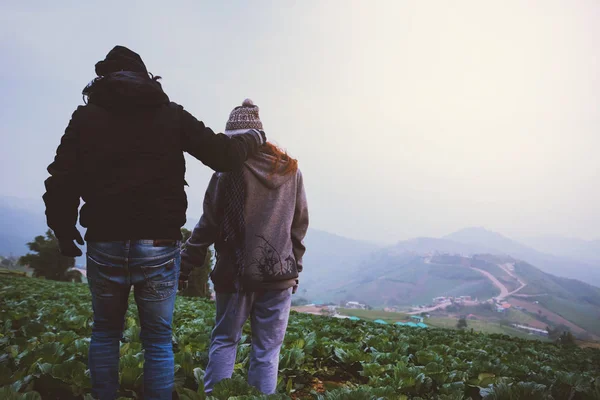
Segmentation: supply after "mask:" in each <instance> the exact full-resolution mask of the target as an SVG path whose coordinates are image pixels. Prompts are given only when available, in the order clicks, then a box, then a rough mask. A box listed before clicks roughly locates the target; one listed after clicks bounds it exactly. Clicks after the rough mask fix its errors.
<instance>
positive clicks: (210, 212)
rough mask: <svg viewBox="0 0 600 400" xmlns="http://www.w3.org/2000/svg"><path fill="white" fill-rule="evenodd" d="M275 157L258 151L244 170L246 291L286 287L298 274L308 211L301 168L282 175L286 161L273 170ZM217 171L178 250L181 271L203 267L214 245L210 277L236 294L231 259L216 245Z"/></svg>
mask: <svg viewBox="0 0 600 400" xmlns="http://www.w3.org/2000/svg"><path fill="white" fill-rule="evenodd" d="M273 163H274V157H273V156H271V155H270V154H266V153H264V152H261V153H259V154H257V155H256V156H254V157H252V158H250V159H249V160H248V161H247V162H246V164H245V166H244V181H245V184H246V201H245V204H244V219H245V223H246V260H245V268H244V275H243V277H242V286H243V290H244V291H256V290H278V289H287V288H290V287H292V286H294V285H296V284H297V281H298V274H299V273H300V272H301V271H302V256H303V255H304V251H305V247H304V244H303V239H304V236H305V235H306V230H307V229H308V208H307V203H306V194H305V192H304V184H303V182H302V174H301V173H300V170H298V171H297V172H295V173H292V174H287V175H283V174H282V173H281V172H282V171H283V170H284V169H285V166H286V161H283V162H281V163H280V165H279V169H278V171H277V172H276V173H272V171H273ZM221 176H222V174H221V173H215V174H214V175H213V176H212V179H211V181H210V183H209V185H208V189H207V190H206V195H205V196H204V214H203V215H202V218H200V222H198V224H197V225H196V227H195V228H194V231H193V232H192V236H191V237H190V239H189V240H188V242H187V244H186V246H185V250H184V251H183V252H182V255H181V259H182V266H181V269H182V273H184V274H185V273H186V272H187V271H190V270H191V269H192V268H194V267H201V266H202V264H203V263H204V259H205V257H206V252H207V251H208V247H209V246H210V245H211V244H213V243H215V242H216V243H215V249H216V252H217V262H216V265H215V268H214V269H213V272H212V273H211V279H212V281H213V283H214V285H215V290H216V291H217V292H234V291H235V288H234V278H235V262H234V260H235V256H234V254H233V253H232V252H231V251H230V249H229V248H228V247H227V246H225V245H224V244H223V243H219V236H220V235H219V229H220V226H221V221H222V218H223V207H224V198H223V197H224V187H223V184H222V183H221Z"/></svg>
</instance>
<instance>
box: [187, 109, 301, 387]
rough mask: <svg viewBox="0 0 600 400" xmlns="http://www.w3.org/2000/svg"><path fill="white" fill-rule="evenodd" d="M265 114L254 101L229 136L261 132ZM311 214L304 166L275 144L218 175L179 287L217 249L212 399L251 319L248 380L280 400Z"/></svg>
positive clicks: (237, 115)
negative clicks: (282, 356) (282, 354)
mask: <svg viewBox="0 0 600 400" xmlns="http://www.w3.org/2000/svg"><path fill="white" fill-rule="evenodd" d="M258 111H259V109H258V107H257V106H255V105H254V104H253V102H252V101H251V100H249V99H246V100H244V102H243V103H242V106H239V107H236V108H235V109H234V110H233V111H232V112H231V114H230V116H229V121H228V122H227V126H226V130H225V134H228V135H236V134H238V133H244V132H247V131H248V129H262V122H261V121H260V118H259V113H258ZM307 229H308V208H307V203H306V195H305V192H304V184H303V182H302V174H301V173H300V170H299V169H298V162H297V161H296V160H294V159H292V158H291V157H289V156H288V155H287V154H286V153H285V152H283V151H282V150H281V149H279V148H278V147H276V146H275V145H273V144H271V143H267V144H266V145H265V146H263V148H262V151H261V152H260V153H259V154H257V155H256V156H253V157H252V158H250V159H249V160H248V161H247V162H246V163H245V165H244V166H243V167H242V169H240V170H237V171H233V172H228V173H215V174H214V175H213V177H212V179H211V181H210V183H209V186H208V189H207V190H206V195H205V197H204V213H203V215H202V218H201V219H200V222H198V224H197V225H196V227H195V228H194V231H193V232H192V236H191V237H190V239H189V240H188V242H187V244H186V246H185V250H184V251H183V253H182V256H181V258H182V266H181V278H180V280H183V281H185V280H187V277H188V276H189V273H190V271H191V269H192V268H194V267H200V266H202V264H203V263H204V259H205V256H206V252H207V251H208V247H209V246H210V245H211V244H213V243H214V244H215V250H216V253H217V262H216V265H215V268H214V270H213V271H212V273H211V280H212V281H213V284H214V287H215V292H216V308H217V310H216V311H217V313H216V323H215V328H214V330H213V332H212V336H211V343H210V350H209V361H208V366H207V368H206V374H205V378H204V387H205V391H206V392H207V393H210V392H212V389H213V387H214V385H215V384H216V383H217V382H219V381H221V380H223V379H226V378H230V377H231V375H232V373H233V368H234V364H235V357H236V350H237V344H238V342H239V341H240V338H241V334H242V327H243V325H244V323H245V322H246V320H247V319H248V318H250V322H251V325H252V350H251V353H250V368H249V371H248V381H249V383H250V384H251V385H252V386H255V387H256V388H258V389H259V390H260V391H261V392H263V393H265V394H271V393H275V390H276V386H277V371H278V365H279V351H280V348H281V344H282V343H283V338H284V336H285V331H286V328H287V323H288V316H289V313H290V306H291V295H292V293H295V291H296V288H297V287H298V274H299V273H300V272H301V271H302V256H303V255H304V251H305V247H304V245H303V239H304V236H305V234H306V231H307Z"/></svg>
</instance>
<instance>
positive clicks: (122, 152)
mask: <svg viewBox="0 0 600 400" xmlns="http://www.w3.org/2000/svg"><path fill="white" fill-rule="evenodd" d="M96 74H97V75H98V77H97V78H96V79H94V80H93V81H92V82H91V83H90V84H89V85H88V86H87V87H86V88H85V89H84V91H83V94H84V96H86V97H87V104H86V105H84V106H80V107H78V108H77V110H76V111H75V112H74V113H73V116H72V118H71V121H70V123H69V125H68V126H67V129H66V131H65V134H64V136H63V137H62V140H61V144H60V146H59V147H58V150H57V152H56V157H55V159H54V162H53V163H52V164H50V166H49V167H48V172H49V173H50V175H51V176H50V177H49V178H48V179H47V180H46V193H45V194H44V202H45V203H46V216H47V220H48V226H49V227H50V228H51V229H52V230H53V231H54V233H55V235H56V237H57V238H58V240H59V245H60V250H61V253H62V254H63V255H65V256H69V257H75V256H80V255H81V254H82V253H81V250H80V249H79V248H78V247H77V246H76V245H75V243H74V241H77V242H78V243H79V244H84V242H83V239H82V237H81V235H80V233H79V232H78V230H77V229H76V227H75V225H76V223H77V219H78V208H79V202H80V198H81V199H83V201H84V205H83V207H82V208H81V218H80V222H81V225H82V226H84V227H86V228H87V232H86V235H85V238H86V240H87V242H88V251H87V277H88V281H89V286H90V290H91V293H92V305H93V308H94V326H93V331H92V340H91V344H90V351H89V368H90V372H91V378H92V394H93V395H94V396H95V397H97V398H99V399H102V400H103V399H114V398H116V396H117V390H118V385H119V379H118V371H119V341H120V339H121V336H122V330H123V325H124V318H125V312H126V311H127V299H128V296H129V291H130V289H131V286H133V287H134V294H135V299H136V302H137V305H138V310H139V313H140V323H141V334H140V338H141V341H142V345H143V346H144V349H145V353H144V358H145V365H144V398H145V399H167V398H168V399H170V398H171V392H172V390H173V373H174V361H173V351H172V346H171V321H172V314H173V307H174V303H175V293H176V291H177V283H178V278H179V266H180V251H179V246H180V240H181V233H180V229H181V227H182V226H183V225H184V223H185V219H186V217H185V212H186V209H187V199H186V194H185V191H184V186H185V180H184V175H185V160H184V155H183V153H184V152H187V153H189V154H191V155H192V156H194V157H195V158H197V159H198V160H200V161H202V162H203V163H204V164H206V165H207V166H208V167H210V168H212V169H213V170H215V171H230V170H233V169H236V168H238V167H241V166H242V165H243V164H244V162H245V161H246V159H247V158H248V157H249V156H250V155H252V154H255V153H257V152H258V150H259V148H260V147H261V146H262V145H263V144H264V143H265V141H266V138H265V135H264V133H263V132H262V131H257V130H251V131H248V133H246V134H243V135H238V136H234V137H228V136H225V135H223V134H215V133H214V132H213V131H212V130H211V129H210V128H207V127H205V126H204V124H203V123H202V122H200V121H198V120H196V118H194V117H193V116H192V115H191V114H189V113H188V112H187V111H185V110H184V109H183V107H181V106H180V105H177V104H175V103H173V102H170V101H169V98H168V96H167V95H166V94H165V92H164V91H163V90H162V87H161V85H160V83H159V82H158V79H159V78H158V77H152V76H151V74H149V73H148V71H147V69H146V66H145V65H144V63H143V61H142V59H141V57H140V56H139V55H138V54H136V53H134V52H133V51H131V50H129V49H127V48H125V47H122V46H116V47H115V48H114V49H112V50H111V51H110V52H109V53H108V55H107V56H106V58H105V59H104V60H102V61H100V62H98V63H97V64H96ZM184 279H185V277H184Z"/></svg>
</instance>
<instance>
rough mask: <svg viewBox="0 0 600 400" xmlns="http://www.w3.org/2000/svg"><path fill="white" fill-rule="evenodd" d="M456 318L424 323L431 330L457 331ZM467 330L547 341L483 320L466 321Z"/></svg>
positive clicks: (540, 337)
mask: <svg viewBox="0 0 600 400" xmlns="http://www.w3.org/2000/svg"><path fill="white" fill-rule="evenodd" d="M456 322H457V319H456V318H444V317H432V318H427V319H426V320H425V323H426V324H428V325H429V326H431V327H433V328H443V329H457V328H456ZM467 329H473V330H474V331H475V332H481V333H487V334H501V335H511V336H516V337H518V338H522V339H528V340H532V339H533V340H540V341H547V339H546V338H544V337H542V336H534V335H530V334H528V333H526V332H523V331H520V330H518V329H514V328H512V327H510V326H504V325H501V324H499V323H497V322H490V321H483V320H468V321H467Z"/></svg>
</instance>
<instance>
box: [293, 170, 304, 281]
mask: <svg viewBox="0 0 600 400" xmlns="http://www.w3.org/2000/svg"><path fill="white" fill-rule="evenodd" d="M307 230H308V204H307V202H306V192H305V191H304V180H303V178H302V173H301V172H300V171H298V183H297V190H296V209H295V211H294V219H293V220H292V246H293V252H294V258H295V259H296V265H297V267H298V272H302V269H303V264H302V257H303V256H304V252H305V251H306V247H305V246H304V236H306V231H307Z"/></svg>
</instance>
